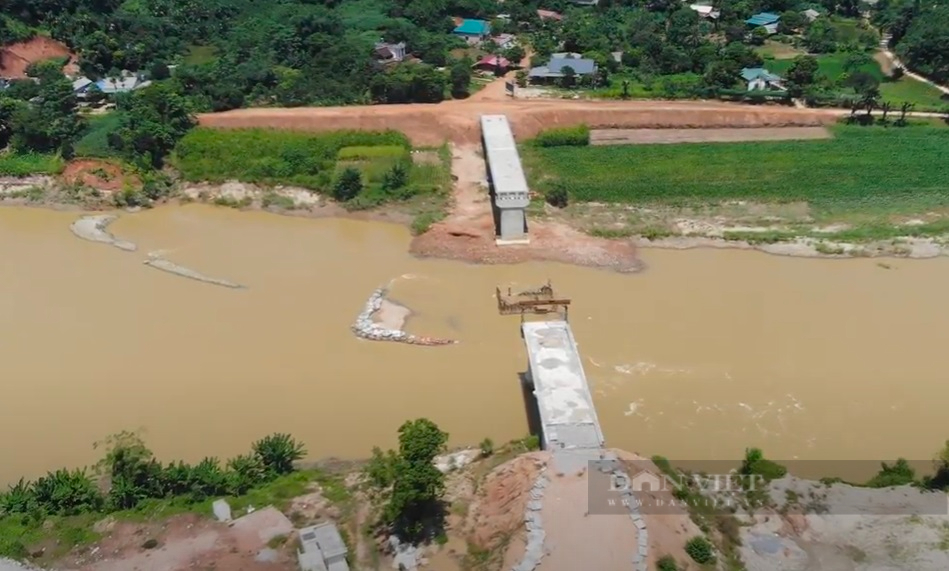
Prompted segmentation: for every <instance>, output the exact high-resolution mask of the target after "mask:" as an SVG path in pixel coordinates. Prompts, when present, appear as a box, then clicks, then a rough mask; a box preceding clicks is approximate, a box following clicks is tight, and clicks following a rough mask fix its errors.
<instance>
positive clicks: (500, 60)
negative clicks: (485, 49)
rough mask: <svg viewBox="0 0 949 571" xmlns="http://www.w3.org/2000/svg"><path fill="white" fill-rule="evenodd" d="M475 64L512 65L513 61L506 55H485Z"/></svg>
mask: <svg viewBox="0 0 949 571" xmlns="http://www.w3.org/2000/svg"><path fill="white" fill-rule="evenodd" d="M475 65H492V66H501V67H510V66H511V62H509V61H508V60H507V58H504V57H498V56H484V57H483V58H481V59H480V60H479V61H478V63H476V64H475Z"/></svg>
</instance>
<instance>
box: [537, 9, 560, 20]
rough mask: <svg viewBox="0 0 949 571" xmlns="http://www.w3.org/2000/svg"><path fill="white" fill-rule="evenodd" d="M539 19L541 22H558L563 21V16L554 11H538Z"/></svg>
mask: <svg viewBox="0 0 949 571" xmlns="http://www.w3.org/2000/svg"><path fill="white" fill-rule="evenodd" d="M537 17H538V18H540V19H541V20H555V21H557V22H559V21H561V20H563V15H561V14H560V12H554V11H553V10H538V11H537Z"/></svg>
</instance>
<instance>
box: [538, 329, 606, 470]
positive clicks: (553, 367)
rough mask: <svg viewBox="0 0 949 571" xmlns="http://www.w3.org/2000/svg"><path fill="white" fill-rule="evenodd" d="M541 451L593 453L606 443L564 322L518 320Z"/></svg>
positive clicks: (575, 350)
mask: <svg viewBox="0 0 949 571" xmlns="http://www.w3.org/2000/svg"><path fill="white" fill-rule="evenodd" d="M521 334H522V335H523V336H524V344H525V345H526V346H527V355H528V367H529V368H528V374H527V377H528V378H527V381H528V382H529V383H530V384H531V385H533V389H534V396H535V397H536V398H537V408H538V412H539V413H540V423H541V430H542V431H543V434H542V435H541V436H542V439H541V446H542V447H543V448H544V449H545V450H551V451H554V452H558V451H571V452H592V451H599V450H600V449H601V448H602V447H603V445H604V439H603V432H602V431H601V430H600V421H599V419H598V418H597V415H596V408H594V406H593V397H592V395H591V394H590V388H589V386H588V385H587V379H586V375H585V374H584V372H583V365H582V364H581V362H580V352H579V350H578V349H577V343H576V341H575V340H574V338H573V332H572V331H571V330H570V324H569V323H567V322H566V321H535V322H531V321H528V322H524V323H523V324H521Z"/></svg>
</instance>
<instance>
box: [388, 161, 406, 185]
mask: <svg viewBox="0 0 949 571" xmlns="http://www.w3.org/2000/svg"><path fill="white" fill-rule="evenodd" d="M408 182H409V169H408V167H407V166H406V164H405V162H403V161H399V162H397V163H395V164H394V165H392V167H391V168H390V169H389V170H387V171H386V173H385V175H384V176H383V179H382V190H383V191H385V192H386V193H392V192H395V191H397V190H399V189H401V188H405V185H406V184H408Z"/></svg>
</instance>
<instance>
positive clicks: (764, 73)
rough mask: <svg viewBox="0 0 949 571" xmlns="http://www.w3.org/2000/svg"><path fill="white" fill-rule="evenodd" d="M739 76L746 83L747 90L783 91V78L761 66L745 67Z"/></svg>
mask: <svg viewBox="0 0 949 571" xmlns="http://www.w3.org/2000/svg"><path fill="white" fill-rule="evenodd" d="M741 77H742V79H744V80H745V81H746V82H747V83H748V91H765V90H777V91H784V80H783V79H782V78H781V77H780V76H777V75H775V74H773V73H771V72H769V71H768V70H766V69H764V68H762V67H746V68H745V69H743V70H741Z"/></svg>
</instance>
